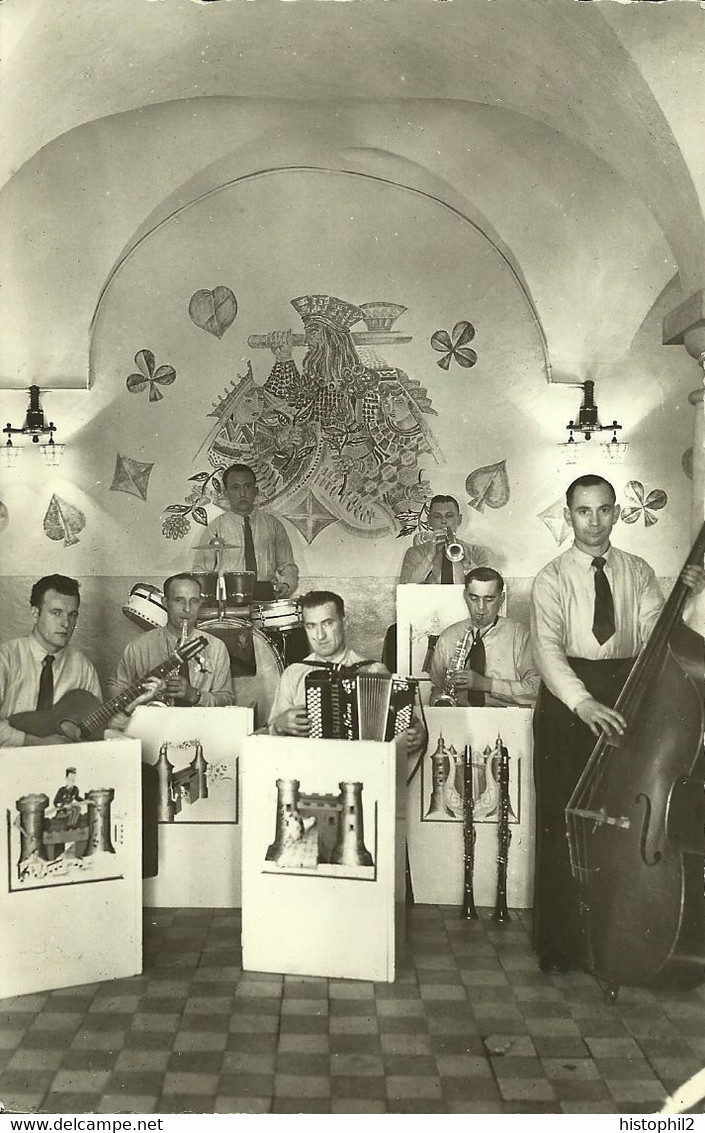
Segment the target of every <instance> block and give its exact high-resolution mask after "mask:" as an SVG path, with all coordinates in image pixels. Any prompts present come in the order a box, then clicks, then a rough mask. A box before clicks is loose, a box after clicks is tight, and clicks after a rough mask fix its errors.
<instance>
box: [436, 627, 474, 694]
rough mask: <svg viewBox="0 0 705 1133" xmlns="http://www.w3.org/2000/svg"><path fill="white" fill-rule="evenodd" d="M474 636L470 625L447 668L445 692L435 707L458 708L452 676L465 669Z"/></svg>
mask: <svg viewBox="0 0 705 1133" xmlns="http://www.w3.org/2000/svg"><path fill="white" fill-rule="evenodd" d="M471 638H472V626H468V628H467V629H466V631H465V633H464V634H463V636H462V637H461V639H460V641H459V642H458V644H457V645H456V647H455V653H454V654H453V660H452V661H451V663H450V665H449V666H448V668H447V669H446V675H445V679H444V681H443V692H442V693H441V694H440V696H439V697H438V698H437V699H436V700H435V701H434V702H433V707H434V708H457V707H458V694H457V692H456V691H455V689H454V688H453V685H452V682H451V679H450V678H451V677H452V676H453V674H454V673H459V672H461V670H462V669H463V667H464V666H463V662H464V660H465V655H466V653H467V650H468V642H469V641H470V640H471Z"/></svg>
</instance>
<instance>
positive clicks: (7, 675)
mask: <svg viewBox="0 0 705 1133" xmlns="http://www.w3.org/2000/svg"><path fill="white" fill-rule="evenodd" d="M80 602H81V598H80V594H79V590H78V583H77V582H76V580H75V579H74V578H67V577H66V576H65V575H63V574H50V575H47V576H46V577H45V578H40V579H39V581H38V582H35V584H34V586H33V587H32V593H31V595H30V599H29V604H30V606H31V608H32V618H33V620H34V626H33V628H32V632H31V633H29V634H27V635H26V636H25V637H18V638H15V639H14V640H13V641H6V642H4V644H2V645H0V747H23V746H25V747H31V746H37V745H40V744H57V743H65V742H66V741H65V739H64V737H63V736H59V735H54V736H34V735H31V734H30V733H29V732H21V731H19V730H18V729H17V728H13V727H12V725H11V724H10V723H9V717H10V716H13V715H14V714H15V713H17V712H32V711H34V710H35V709H38V710H42V709H48V708H52V707H53V705H54V704H56V703H57V702H58V701H59V700H60V699H61V697H62V696H63V695H64V693H66V692H69V691H70V690H71V689H84V690H85V691H86V692H90V693H92V694H93V696H95V697H97V699H98V700H100V699H101V694H100V684H99V683H98V676H97V674H96V671H95V669H94V668H93V665H92V664H91V662H90V661H89V660H88V658H87V657H84V655H83V653H81V651H80V649H77V648H76V647H75V646H74V645H71V637H72V636H73V631H74V630H75V628H76V622H77V621H78V609H79V605H80Z"/></svg>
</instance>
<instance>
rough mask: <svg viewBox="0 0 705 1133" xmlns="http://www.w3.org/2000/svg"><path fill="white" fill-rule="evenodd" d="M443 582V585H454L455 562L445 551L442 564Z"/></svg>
mask: <svg viewBox="0 0 705 1133" xmlns="http://www.w3.org/2000/svg"><path fill="white" fill-rule="evenodd" d="M441 583H442V584H443V586H452V585H453V564H452V562H451V561H450V559H449V558H448V556H447V555H446V553H445V551H444V552H443V559H442V565H441Z"/></svg>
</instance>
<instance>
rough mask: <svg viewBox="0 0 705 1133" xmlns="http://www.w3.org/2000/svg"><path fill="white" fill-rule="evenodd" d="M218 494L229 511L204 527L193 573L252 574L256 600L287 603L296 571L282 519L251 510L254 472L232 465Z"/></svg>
mask: <svg viewBox="0 0 705 1133" xmlns="http://www.w3.org/2000/svg"><path fill="white" fill-rule="evenodd" d="M223 489H224V491H225V495H226V497H227V500H228V504H229V506H230V511H226V512H224V513H223V514H222V515H220V516H218V518H217V519H215V520H214V521H213V523H211V524H210V525H209V527H208V531H207V533H206V539H205V544H204V545H201V546H200V547H198V548H197V549H196V556H195V558H194V562H193V569H194V571H195V572H202V571H217V572H218V573H224V572H228V571H231V572H237V571H254V572H255V584H254V591H253V598H254V600H255V601H260V602H271V601H272V600H273V599H281V598H289V597H290V595H292V594H293V593H294V592H295V591H296V588H297V586H298V584H299V568H298V567H297V565H296V563H295V562H294V554H293V551H292V549H291V543H290V541H289V536H288V535H287V533H286V530H285V529H284V525H283V523H282V522H281V520H279V519H277V517H276V516H274V515H270V514H269V512H267V511H264V510H263V509H262V508H257V507H255V501H256V499H257V495H258V491H259V489H258V487H257V478H256V476H255V473H254V472H253V470H252V469H251V468H250V467H248V465H247V464H232V465H231V466H230V468H227V469H226V470H225V472H224V473H223ZM209 543H210V544H211V545H212V548H213V549H211V546H208V544H209Z"/></svg>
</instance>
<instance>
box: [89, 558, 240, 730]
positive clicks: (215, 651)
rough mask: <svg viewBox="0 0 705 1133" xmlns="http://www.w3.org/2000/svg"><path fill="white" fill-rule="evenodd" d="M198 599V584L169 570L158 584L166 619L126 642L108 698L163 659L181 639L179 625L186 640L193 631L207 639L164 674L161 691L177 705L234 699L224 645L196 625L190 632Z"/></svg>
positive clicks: (217, 704) (213, 703) (225, 702)
mask: <svg viewBox="0 0 705 1133" xmlns="http://www.w3.org/2000/svg"><path fill="white" fill-rule="evenodd" d="M201 600H202V599H201V586H200V583H199V581H198V579H197V578H195V577H194V576H193V575H191V574H174V575H172V576H171V578H167V580H166V582H165V583H164V602H165V605H166V610H167V623H166V625H165V626H159V627H158V628H157V629H152V630H150V631H149V632H148V633H145V634H143V635H142V636H141V637H138V638H136V640H135V641H131V642H130V643H129V644H128V646H127V648H126V649H125V652H124V653H123V655H122V658H121V659H120V661H119V662H118V667H117V671H116V673H115V676H114V677H113V679H112V680H111V681H109V683H108V689H109V692H108V695H109V697H110V698H112V697H114V696H117V695H119V693H120V692H121V691H122V689H124V688H127V687H128V686H129V685H131V684H134V683H136V682H138V681H139V680H140V679H141V678H142V677H143V676H144V675H145V674H146V673H149V672H151V670H152V669H156V668H157V666H158V665H160V664H161V663H162V662H163V661H166V659H167V657H168V656H169V654H170V653H172V652H173V651H174V649H175V647H176V646H177V645H178V644H180V643H182V642H183V634H184V629H185V632H186V635H187V636H186V640H188V639H189V638H190V637H192V636H193V635H194V633H196V632H197V634H198V636H203V637H207V638H208V644H207V646H206V648H205V649H204V650H203V652H202V653H200V654H199V655H198V656H197V657H194V658H192V659H191V660H190V661H188V662H184V664H183V666H182V670H180V671H179V672H177V673H173V674H172V675H171V676H170V677H168V678H167V679H166V681H165V683H164V688H163V692H164V694H165V695H166V696H167V697H169V698H170V699H172V700H173V701H174V704H175V705H176V706H178V707H186V706H194V705H198V706H199V707H204V708H213V707H218V708H219V707H223V706H225V705H229V704H234V703H235V696H234V693H233V685H232V680H231V677H230V658H229V656H228V651H227V649H226V648H225V646H224V645H223V642H222V641H219V640H218V638H217V637H213V636H212V635H211V634H209V633H204V632H203V630H201V629H199V630H198V631H196V621H197V618H198V615H199V611H200V608H201ZM184 623H185V626H184Z"/></svg>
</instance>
